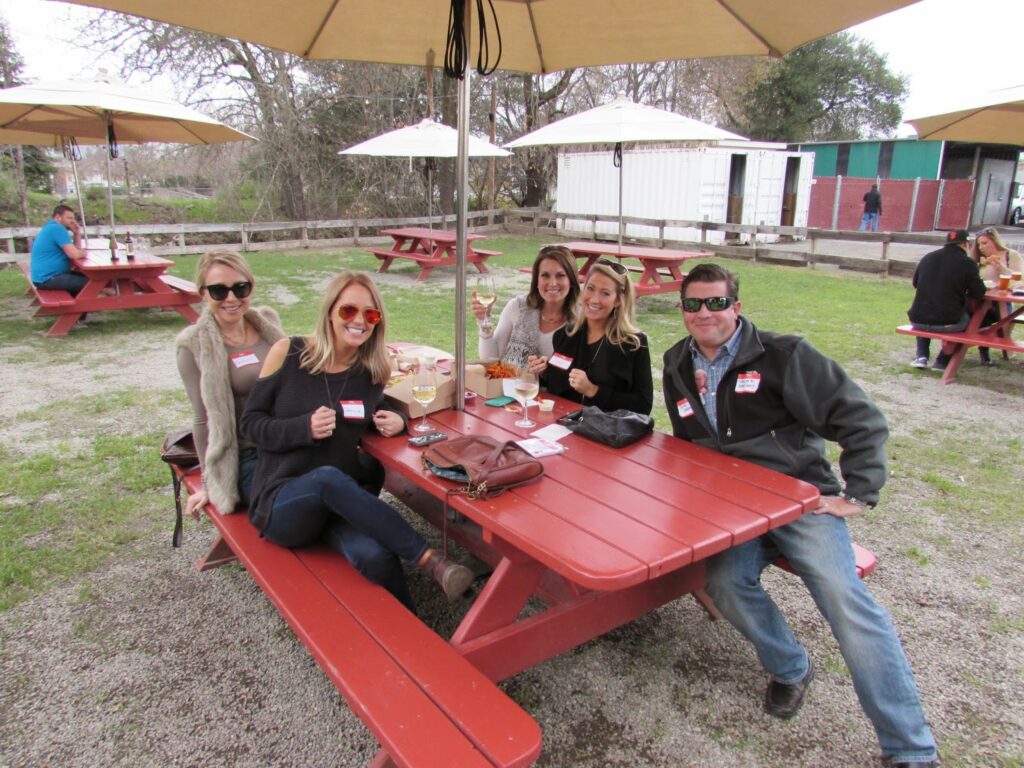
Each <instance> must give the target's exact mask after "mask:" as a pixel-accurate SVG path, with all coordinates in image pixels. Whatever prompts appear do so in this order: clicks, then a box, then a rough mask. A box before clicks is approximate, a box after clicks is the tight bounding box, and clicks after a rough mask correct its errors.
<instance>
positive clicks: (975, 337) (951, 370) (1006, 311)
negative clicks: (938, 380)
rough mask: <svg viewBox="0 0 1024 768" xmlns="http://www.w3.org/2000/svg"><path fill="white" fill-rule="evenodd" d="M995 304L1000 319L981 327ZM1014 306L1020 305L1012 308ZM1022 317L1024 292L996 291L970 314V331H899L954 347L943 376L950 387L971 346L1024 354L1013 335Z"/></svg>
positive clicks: (905, 327)
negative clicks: (1017, 320) (1019, 318)
mask: <svg viewBox="0 0 1024 768" xmlns="http://www.w3.org/2000/svg"><path fill="white" fill-rule="evenodd" d="M993 305H995V306H996V307H998V309H999V320H998V321H996V322H994V323H992V325H988V326H986V327H984V328H982V327H981V325H982V323H983V322H984V320H985V315H987V314H988V311H989V310H990V309H991V308H992V306H993ZM1012 305H1019V306H1016V307H1013V308H1012V309H1011V306H1012ZM1022 314H1024V293H1013V292H1012V291H1008V290H999V289H998V288H993V289H989V290H988V291H986V292H985V298H984V299H982V300H981V301H980V302H978V306H977V307H976V308H975V310H974V312H973V313H972V314H971V319H970V322H968V324H967V328H965V329H964V330H963V331H961V332H960V333H939V332H932V331H919V330H917V329H915V328H913V327H912V326H910V325H901V326H899V327H898V328H897V329H896V331H897V332H898V333H905V334H908V335H910V336H927V337H928V338H933V339H937V340H939V341H942V342H945V343H947V344H953V345H954V346H953V353H952V356H951V357H950V360H949V363H948V364H947V365H946V370H945V371H944V372H943V374H942V383H943V384H950V383H952V382H953V381H955V380H956V374H957V371H958V370H959V369H960V364H961V363H962V362H963V361H964V356H965V355H966V354H967V350H968V349H970V348H971V347H974V346H983V347H989V348H990V349H998V350H1002V352H1003V353H1004V355H1005V354H1006V353H1008V352H1016V353H1018V354H1024V342H1021V341H1014V340H1013V339H1012V338H1011V336H1010V332H1011V331H1012V330H1013V323H1014V320H1015V319H1016V318H1018V317H1020V316H1021V315H1022Z"/></svg>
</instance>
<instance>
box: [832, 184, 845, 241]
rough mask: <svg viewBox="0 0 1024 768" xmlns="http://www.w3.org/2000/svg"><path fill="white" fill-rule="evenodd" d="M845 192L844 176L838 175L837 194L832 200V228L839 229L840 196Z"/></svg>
mask: <svg viewBox="0 0 1024 768" xmlns="http://www.w3.org/2000/svg"><path fill="white" fill-rule="evenodd" d="M842 193H843V177H842V176H836V194H835V199H834V200H833V201H832V229H833V230H835V229H839V198H840V196H841V195H842Z"/></svg>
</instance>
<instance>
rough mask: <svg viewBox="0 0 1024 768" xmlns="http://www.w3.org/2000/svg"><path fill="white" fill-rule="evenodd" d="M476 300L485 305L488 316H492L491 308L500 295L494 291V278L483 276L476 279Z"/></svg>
mask: <svg viewBox="0 0 1024 768" xmlns="http://www.w3.org/2000/svg"><path fill="white" fill-rule="evenodd" d="M476 300H477V301H479V302H480V303H481V304H483V305H484V309H486V310H487V314H490V312H491V307H492V306H493V305H494V302H496V301H497V300H498V293H497V291H495V290H494V278H493V277H491V276H490V275H481V276H480V277H478V278H477V279H476Z"/></svg>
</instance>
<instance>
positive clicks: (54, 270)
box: [30, 204, 89, 296]
mask: <svg viewBox="0 0 1024 768" xmlns="http://www.w3.org/2000/svg"><path fill="white" fill-rule="evenodd" d="M84 258H85V251H83V250H82V227H81V225H80V224H79V223H78V219H76V218H75V212H74V210H72V209H71V208H70V207H69V206H66V205H63V204H61V205H58V206H57V207H56V208H54V209H53V216H52V218H51V219H50V220H49V221H48V222H46V224H44V225H43V228H42V229H40V230H39V234H38V235H36V239H35V240H34V241H32V255H31V260H30V274H31V280H32V284H33V285H34V286H35V287H36V288H38V289H40V290H43V291H67V292H68V293H70V294H71V295H72V296H77V295H78V294H79V293H81V291H82V289H83V288H84V287H85V284H86V283H88V282H89V278H87V277H86V276H85V275H83V274H82V273H81V272H74V271H72V269H71V264H72V262H73V261H80V260H81V259H84Z"/></svg>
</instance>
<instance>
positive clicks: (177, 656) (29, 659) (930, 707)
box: [0, 302, 1024, 768]
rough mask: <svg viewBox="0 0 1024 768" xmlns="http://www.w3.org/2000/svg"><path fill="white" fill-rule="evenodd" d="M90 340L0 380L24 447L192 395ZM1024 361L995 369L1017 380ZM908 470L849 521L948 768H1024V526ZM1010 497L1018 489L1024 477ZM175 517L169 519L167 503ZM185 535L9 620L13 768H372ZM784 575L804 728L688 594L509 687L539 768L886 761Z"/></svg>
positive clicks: (2, 622) (5, 623)
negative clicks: (92, 403) (126, 409)
mask: <svg viewBox="0 0 1024 768" xmlns="http://www.w3.org/2000/svg"><path fill="white" fill-rule="evenodd" d="M17 304H18V307H19V309H12V307H13V304H12V305H10V306H8V307H7V308H3V312H4V313H10V312H11V311H20V307H21V306H22V304H21V303H20V302H18V303H17ZM98 322H102V319H100V320H98ZM75 345H76V347H75V350H76V355H75V359H74V360H71V359H67V358H68V356H63V358H62V359H63V360H64V361H63V362H59V363H57V364H56V365H54V364H52V363H51V364H48V365H45V366H43V365H41V364H39V363H37V362H33V361H32V360H30V359H28V360H25V359H23V358H24V357H25V356H24V355H19V362H18V363H17V364H15V365H11V364H5V365H4V366H2V368H0V398H2V406H0V412H2V413H3V414H4V419H3V421H2V422H0V440H3V441H4V443H5V444H7V445H10V446H16V445H17V444H19V443H20V442H21V441H22V440H23V439H27V438H28V437H29V435H27V433H26V431H25V430H26V429H27V427H26V426H25V425H24V424H22V423H19V422H18V421H17V420H15V419H12V418H11V416H12V415H14V414H18V413H19V412H21V411H24V410H27V409H35V408H39V407H40V406H41V405H45V404H46V403H48V402H56V401H59V400H66V399H67V398H68V397H70V396H74V395H79V394H88V393H89V392H91V391H103V390H104V389H105V388H107V387H124V386H130V385H135V386H138V387H140V388H154V387H155V388H168V389H171V388H173V389H176V388H177V387H178V386H179V383H178V378H177V373H176V370H175V367H174V361H173V357H172V355H171V351H170V349H169V345H167V343H166V338H165V337H164V336H163V335H158V334H155V333H154V334H152V338H150V337H149V336H146V335H144V334H133V336H132V345H133V352H134V354H135V355H136V356H137V357H136V359H137V360H139V361H141V364H137V365H133V366H132V367H130V368H123V367H117V366H114V365H110V364H104V363H103V362H102V361H103V360H104V350H103V342H102V341H100V340H91V339H90V338H89V336H88V334H85V333H83V334H80V335H79V336H78V337H77V338H76V339H75ZM15 351H16V350H15ZM5 352H6V353H10V354H13V352H12V348H11V347H8V348H7V349H6V350H5ZM905 352H906V350H905V349H901V350H898V351H894V352H893V353H892V354H893V359H892V360H890V361H888V362H897V356H898V357H899V358H900V359H899V361H898V362H905V361H903V360H902V358H903V357H905V356H906V355H905ZM1021 365H1022V364H1021V362H1012V363H1010V364H1006V363H1003V364H1002V369H1003V370H1000V369H996V372H997V373H998V374H999V375H1001V376H1004V377H1006V378H1005V379H1004V380H1005V381H1013V380H1014V379H1015V380H1016V382H1018V383H1019V381H1020V373H1021V371H1020V367H1021ZM851 372H852V373H854V374H855V375H857V373H858V372H857V371H855V370H854V371H851ZM861 373H864V374H865V378H867V379H869V380H870V381H872V382H874V383H869V384H867V385H866V388H867V389H868V390H869V391H870V392H871V394H872V395H873V396H874V397H876V398H877V400H878V401H879V403H880V404H881V405H882V407H883V409H884V410H885V412H886V414H887V415H888V417H889V419H890V422H891V425H892V429H893V433H894V435H895V436H903V437H913V436H918V439H922V438H921V436H925V437H927V436H928V435H932V434H934V435H947V436H948V433H949V431H950V430H953V431H960V434H962V435H964V436H965V439H964V440H963V456H964V460H965V461H968V460H974V459H976V458H978V457H979V456H980V457H983V455H984V452H985V451H986V450H988V449H989V448H988V445H1012V446H1016V449H1017V450H1019V446H1020V430H1019V426H1016V425H1018V424H1019V423H1020V418H1019V417H1020V414H1021V413H1022V412H1024V410H1022V404H1024V397H1022V394H1021V391H1020V389H1019V388H1015V389H1009V393H1007V392H1000V391H996V389H997V388H989V387H982V386H972V385H970V384H966V383H960V384H957V385H954V386H948V387H943V386H941V385H940V384H939V383H938V380H937V378H936V377H935V376H934V375H932V374H930V373H927V372H912V371H910V370H909V369H907V370H905V371H902V370H901V372H900V373H899V374H897V375H894V376H891V377H888V378H882V379H879V377H878V376H877V374H874V373H873V374H867V372H861ZM1014 386H1015V385H1014ZM1004 389H1007V387H1004ZM1007 414H1013V415H1014V418H1009V419H1008V418H1006V415H1007ZM184 415H185V412H184V410H182V411H178V412H175V413H169V414H164V415H163V416H162V418H163V419H166V421H167V422H168V424H174V423H178V422H180V421H181V420H182V419H183V418H184ZM978 423H984V424H986V425H988V426H987V427H986V429H985V430H984V431H983V432H976V433H975V434H977V435H979V436H980V435H981V434H984V441H982V440H981V439H980V437H978V438H974V439H972V437H971V435H972V432H971V425H972V424H978ZM961 430H962V431H961ZM37 437H38V436H36V438H37ZM983 442H985V443H987V444H988V445H985V444H982V443H983ZM34 447H35V446H34ZM1020 466H1022V464H1018V468H1019V467H1020ZM892 469H893V478H892V480H891V481H890V484H889V486H888V487H887V492H886V495H885V497H884V503H883V504H882V505H881V506H880V507H879V508H878V509H877V510H875V511H874V512H872V513H870V514H868V515H866V516H864V517H862V518H858V519H855V520H854V521H853V523H852V525H853V529H854V536H855V539H856V540H857V541H858V542H860V543H862V544H864V545H865V546H868V547H869V548H871V549H872V550H874V551H875V552H876V553H877V554H878V556H879V558H880V566H879V568H878V570H877V571H876V573H875V574H874V575H873V576H872V577H871V581H870V584H871V588H872V591H873V592H874V594H875V595H876V597H877V598H878V600H879V601H880V602H881V603H882V604H883V605H884V606H885V607H886V608H888V610H889V611H890V612H891V613H892V614H893V617H894V620H895V622H896V625H897V628H898V629H899V632H900V635H901V637H902V638H903V641H904V645H905V648H906V651H907V654H908V656H909V658H910V660H911V664H912V666H913V668H914V671H915V673H916V675H917V679H918V683H919V687H920V689H921V693H922V697H923V699H924V704H925V708H926V711H927V713H928V716H929V718H930V720H931V723H932V726H933V728H934V730H935V732H936V734H937V736H938V738H939V741H940V749H942V748H945V754H944V764H945V765H947V766H949V765H971V766H974V765H977V766H1002V767H1003V768H1005V767H1006V766H1020V765H1022V762H1024V705H1022V701H1024V606H1022V602H1024V600H1022V590H1021V585H1022V583H1024V579H1022V576H1024V567H1022V563H1024V557H1022V554H1024V553H1022V537H1021V531H1019V530H1017V531H1005V530H999V529H998V528H995V527H992V526H991V525H989V524H987V523H985V522H983V521H980V520H974V519H971V518H970V517H969V516H967V515H959V516H958V515H955V514H952V513H951V512H950V510H949V508H948V505H947V504H946V502H945V500H944V498H943V494H942V492H941V491H940V490H937V489H936V487H935V485H934V484H925V483H923V482H921V481H920V480H917V479H914V477H913V476H912V473H905V472H902V471H901V465H900V461H899V460H898V459H894V461H893V467H892ZM950 473H951V476H952V477H953V478H954V480H955V476H956V468H955V467H951V468H950ZM1006 482H1008V483H1013V484H1014V485H1015V486H1016V487H1017V488H1024V483H1022V475H1021V471H1020V470H1019V469H1018V471H1017V472H1016V474H1015V475H1014V476H1012V477H1008V478H1006ZM166 503H167V508H168V515H167V519H168V521H170V515H171V513H170V508H171V503H170V498H169V494H168V499H167V502H166ZM0 513H2V507H0ZM410 520H411V521H413V522H414V523H416V524H418V521H417V519H416V518H415V517H411V518H410ZM430 535H432V536H434V534H433V532H430ZM169 538H170V526H169V525H168V527H167V530H166V531H160V532H159V534H158V535H157V534H154V535H152V536H150V537H148V538H147V539H145V540H143V541H141V542H139V543H138V544H136V545H135V546H133V547H132V548H131V549H130V550H129V551H126V552H125V554H124V557H123V558H122V559H120V560H119V561H117V562H110V563H108V564H107V565H105V566H104V567H102V568H100V569H98V570H96V571H94V572H91V573H89V574H88V575H87V577H86V578H85V579H84V580H83V581H82V583H78V584H73V585H68V586H66V587H62V588H58V589H51V590H49V591H47V592H44V593H42V594H39V595H38V596H36V597H34V598H32V599H30V600H28V601H26V602H23V603H21V604H19V605H18V606H17V607H15V608H13V609H11V610H9V611H6V612H4V613H2V614H0V767H7V766H10V767H14V766H19V767H21V766H69V767H71V766H82V767H86V766H99V765H117V766H172V765H173V766H197V765H203V766H211V767H215V766H239V767H243V766H327V765H333V766H360V765H365V764H366V763H367V762H368V761H369V760H370V758H371V757H372V755H373V754H374V752H375V750H376V743H375V741H374V739H373V738H372V737H371V736H370V735H369V733H368V732H367V730H366V729H365V728H364V727H363V726H362V724H361V723H360V721H359V720H358V719H357V718H356V717H354V716H353V715H352V714H351V713H350V712H349V710H348V707H347V705H346V703H345V702H344V700H343V699H342V698H341V697H340V695H339V694H338V692H337V691H336V689H335V688H334V687H333V686H332V685H331V684H330V682H329V681H328V680H327V679H326V677H325V676H324V675H323V674H322V673H321V671H320V670H319V668H318V667H317V666H316V664H315V663H314V662H313V661H312V659H311V658H310V656H309V654H308V653H307V652H306V650H305V649H304V648H303V647H302V645H301V644H300V643H299V642H298V641H297V640H296V639H295V637H294V635H293V634H292V632H291V631H290V630H289V629H288V627H287V626H286V625H285V623H284V621H283V620H282V619H281V618H280V617H279V615H278V613H277V612H276V610H274V608H273V607H272V606H271V605H270V604H269V602H268V601H267V600H266V599H265V598H264V597H263V595H262V593H261V592H260V590H259V589H258V588H257V587H256V586H254V584H253V582H252V580H251V579H250V578H249V577H248V575H247V574H246V573H245V571H244V570H242V569H241V568H240V567H238V566H227V567H224V568H221V569H218V570H216V571H213V572H208V573H199V572H198V571H196V570H195V568H194V567H193V562H194V561H195V559H196V558H197V557H199V556H200V554H201V553H202V550H203V549H204V548H205V547H206V546H207V545H208V543H209V542H210V541H211V540H212V539H213V531H212V527H211V526H210V525H209V523H208V522H206V521H203V522H202V523H192V522H191V521H190V522H189V524H188V525H187V527H186V535H185V545H184V547H183V548H182V549H181V550H173V549H171V547H170V546H169ZM435 540H436V536H435ZM411 580H412V588H413V590H414V594H415V597H416V599H417V601H418V602H419V603H420V606H421V612H422V614H423V616H424V619H425V621H427V623H429V624H430V625H431V626H433V627H434V628H435V629H437V631H439V632H440V633H441V634H443V635H445V636H447V635H448V634H450V633H451V631H452V629H453V628H454V626H455V625H456V624H457V622H458V620H459V618H460V615H461V613H462V612H464V611H465V609H466V607H467V606H466V605H465V604H459V605H456V606H455V607H449V606H448V605H447V604H445V603H444V602H443V600H441V599H440V598H439V597H438V593H437V591H436V590H435V589H433V588H432V587H431V585H429V584H428V583H426V582H425V581H424V580H423V579H422V578H420V577H419V575H418V574H413V575H412V576H411ZM766 581H767V582H768V584H769V588H770V590H771V591H772V592H773V594H774V595H775V596H776V597H777V599H778V601H779V603H780V604H781V606H782V608H783V610H784V612H785V613H786V614H787V616H788V617H789V618H790V620H791V623H792V625H793V627H794V629H795V631H796V632H797V634H798V636H799V637H801V638H802V639H803V640H804V641H805V642H806V644H807V646H808V648H809V650H810V653H811V654H812V656H813V657H814V659H815V662H816V664H817V667H818V670H819V676H818V679H817V680H816V681H815V683H814V685H813V687H812V689H811V692H810V694H809V700H808V704H807V706H806V707H805V708H804V710H803V711H802V713H801V714H800V716H799V717H798V718H796V719H795V720H793V721H790V722H780V721H778V720H774V719H772V718H770V717H768V716H766V715H765V714H763V712H762V711H761V707H760V700H761V696H762V693H763V688H764V685H765V678H764V675H763V674H762V672H761V670H760V668H759V665H758V663H757V660H756V658H755V657H754V654H753V653H752V651H751V649H750V647H749V646H748V645H747V644H746V643H745V642H744V641H743V640H742V639H741V638H740V637H739V636H738V635H737V634H736V633H735V632H734V631H733V630H732V629H731V628H730V627H729V626H728V625H726V624H725V623H722V622H717V623H716V622H711V621H709V620H708V619H707V618H706V617H705V615H704V613H703V612H702V611H701V610H700V609H699V608H698V606H697V605H696V604H695V603H694V602H693V601H691V600H689V599H685V600H681V601H678V602H676V603H674V604H671V605H668V606H665V607H663V608H662V609H660V610H658V611H655V612H653V613H650V614H648V615H647V616H644V617H642V618H641V619H639V620H637V621H635V622H633V623H632V624H630V625H628V626H626V627H623V628H620V629H618V630H616V631H614V632H611V633H609V634H607V635H605V636H603V637H601V638H599V639H597V640H595V641H592V642H590V643H588V644H586V645H584V646H582V647H580V648H578V649H576V650H574V651H571V652H569V653H566V654H564V655H563V656H561V657H558V658H556V659H553V660H551V661H549V662H546V663H544V664H542V665H540V666H538V667H536V668H534V669H531V670H529V671H527V672H524V673H522V674H520V675H517V676H516V677H514V678H512V679H511V680H509V681H507V682H505V683H504V684H503V688H504V689H505V690H506V691H507V692H508V693H509V695H510V696H512V698H513V699H515V700H516V701H517V702H519V703H520V704H521V705H522V706H523V707H524V708H525V709H526V710H527V711H529V712H530V714H531V715H532V716H533V717H534V718H536V719H537V721H538V722H539V723H540V725H541V728H542V730H543V734H544V751H543V754H542V757H541V759H540V762H539V763H538V764H539V765H542V766H595V767H597V766H711V767H715V766H722V767H726V766H793V767H796V766H819V765H820V766H824V765H829V766H836V765H838V766H877V765H879V764H880V760H879V756H878V752H879V750H878V746H877V743H876V740H875V737H874V734H873V732H872V730H871V728H870V725H869V724H868V722H867V720H866V718H865V717H864V716H863V714H862V713H861V711H860V708H859V706H858V704H857V701H856V699H855V697H854V694H853V691H852V688H851V684H850V679H849V675H848V673H847V672H846V670H845V667H844V666H843V663H842V660H841V658H840V656H839V654H838V650H837V648H836V645H835V642H834V641H833V639H832V638H831V635H830V634H829V632H828V628H827V625H825V623H824V621H823V620H822V619H821V617H820V616H819V614H818V613H817V611H816V609H815V608H814V606H813V604H812V602H811V601H810V599H809V597H808V595H807V593H806V591H805V590H804V589H803V587H802V585H801V584H800V583H799V582H798V580H796V579H795V578H793V577H791V576H788V575H786V574H783V573H781V572H779V573H776V572H771V573H769V574H768V575H767V577H766Z"/></svg>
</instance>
